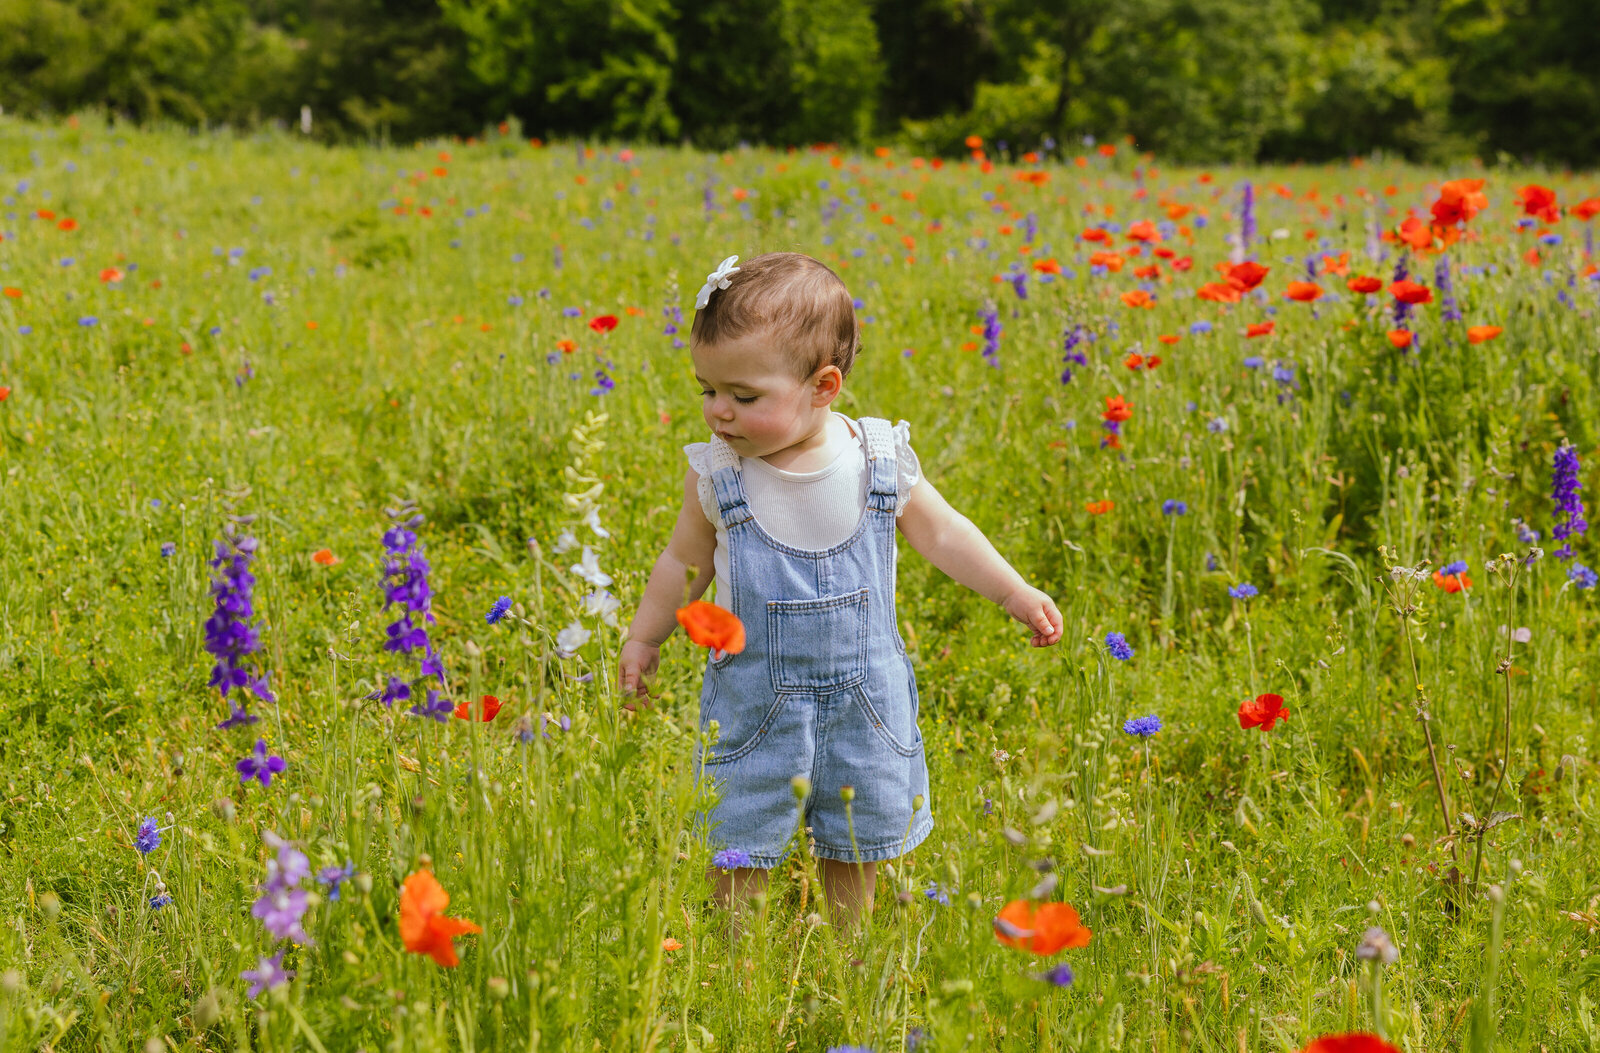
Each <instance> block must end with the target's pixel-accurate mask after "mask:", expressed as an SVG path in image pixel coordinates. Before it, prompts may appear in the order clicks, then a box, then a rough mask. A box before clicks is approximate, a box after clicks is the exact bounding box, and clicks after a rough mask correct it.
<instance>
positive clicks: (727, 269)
mask: <svg viewBox="0 0 1600 1053" xmlns="http://www.w3.org/2000/svg"><path fill="white" fill-rule="evenodd" d="M738 262H739V257H737V256H729V257H728V258H727V259H725V260H723V261H722V262H721V263H719V264H718V265H717V269H716V270H714V271H712V272H711V273H710V274H708V275H706V283H705V284H704V285H702V286H700V294H699V295H698V296H696V297H695V298H694V309H695V310H696V311H704V310H705V309H706V305H707V304H709V303H710V302H711V294H712V292H714V291H715V290H717V289H726V288H727V287H728V286H729V285H731V284H732V277H733V275H735V274H738V273H739V268H737V267H735V266H734V264H735V263H738Z"/></svg>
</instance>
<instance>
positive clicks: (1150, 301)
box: [1122, 289, 1155, 307]
mask: <svg viewBox="0 0 1600 1053" xmlns="http://www.w3.org/2000/svg"><path fill="white" fill-rule="evenodd" d="M1122 302H1123V303H1125V304H1127V305H1128V306H1129V307H1153V306H1154V305H1155V299H1154V298H1153V297H1152V296H1151V295H1150V294H1149V293H1147V292H1145V291H1144V290H1143V289H1130V290H1128V291H1127V292H1125V293H1123V294H1122Z"/></svg>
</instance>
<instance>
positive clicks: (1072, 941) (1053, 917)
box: [994, 899, 1094, 955]
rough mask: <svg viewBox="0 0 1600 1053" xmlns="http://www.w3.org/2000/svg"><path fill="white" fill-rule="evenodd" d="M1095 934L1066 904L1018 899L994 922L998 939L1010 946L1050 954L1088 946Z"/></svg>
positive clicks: (1035, 952)
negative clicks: (1036, 905) (1035, 902)
mask: <svg viewBox="0 0 1600 1053" xmlns="http://www.w3.org/2000/svg"><path fill="white" fill-rule="evenodd" d="M1093 935H1094V934H1093V933H1092V932H1090V931H1089V930H1088V929H1086V928H1084V926H1083V923H1082V921H1080V920H1079V918H1078V912H1077V911H1076V910H1074V909H1073V908H1072V907H1071V905H1069V904H1066V903H1041V904H1039V906H1038V908H1037V909H1035V908H1034V905H1033V904H1032V903H1031V902H1029V901H1028V900H1025V899H1014V900H1012V901H1011V902H1010V903H1007V904H1006V905H1005V907H1004V908H1002V909H1001V911H1000V916H999V917H998V918H996V919H995V920H994V937H995V939H997V940H999V941H1000V942H1001V943H1003V944H1005V945H1006V946H1007V947H1016V948H1017V949H1019V950H1024V951H1031V952H1033V953H1034V954H1039V955H1050V954H1055V953H1056V952H1057V951H1060V950H1064V949H1065V948H1067V947H1087V946H1089V939H1090V938H1091V937H1092V936H1093Z"/></svg>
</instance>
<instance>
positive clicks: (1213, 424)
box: [1206, 417, 1228, 435]
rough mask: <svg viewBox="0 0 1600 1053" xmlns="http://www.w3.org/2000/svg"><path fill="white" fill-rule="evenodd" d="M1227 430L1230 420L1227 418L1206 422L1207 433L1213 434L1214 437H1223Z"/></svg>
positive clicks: (1213, 418) (1215, 418) (1217, 418)
mask: <svg viewBox="0 0 1600 1053" xmlns="http://www.w3.org/2000/svg"><path fill="white" fill-rule="evenodd" d="M1227 430H1228V418H1226V417H1212V418H1211V419H1210V420H1208V421H1206V431H1209V432H1211V433H1212V434H1213V435H1221V434H1222V433H1223V432H1225V431H1227Z"/></svg>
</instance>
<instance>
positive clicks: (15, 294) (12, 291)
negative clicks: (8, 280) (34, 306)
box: [0, 285, 22, 300]
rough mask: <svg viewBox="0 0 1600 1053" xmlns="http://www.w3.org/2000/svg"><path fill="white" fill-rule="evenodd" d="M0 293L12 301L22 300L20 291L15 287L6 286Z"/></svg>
mask: <svg viewBox="0 0 1600 1053" xmlns="http://www.w3.org/2000/svg"><path fill="white" fill-rule="evenodd" d="M0 293H4V294H5V295H6V296H7V297H9V298H10V299H13V300H20V299H22V290H21V289H19V288H17V287H16V286H15V285H8V286H6V287H5V288H4V289H0Z"/></svg>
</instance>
